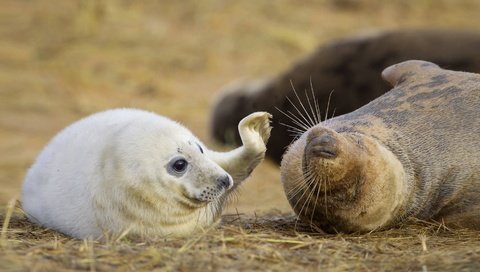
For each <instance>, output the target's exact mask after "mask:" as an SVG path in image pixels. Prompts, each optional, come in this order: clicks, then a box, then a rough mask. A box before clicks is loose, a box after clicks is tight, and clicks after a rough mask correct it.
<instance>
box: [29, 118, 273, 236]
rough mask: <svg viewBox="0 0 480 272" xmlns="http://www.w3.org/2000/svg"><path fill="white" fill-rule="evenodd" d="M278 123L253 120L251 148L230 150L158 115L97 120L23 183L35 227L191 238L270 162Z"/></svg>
mask: <svg viewBox="0 0 480 272" xmlns="http://www.w3.org/2000/svg"><path fill="white" fill-rule="evenodd" d="M270 117H271V116H270V114H268V113H266V112H256V113H253V114H250V115H249V116H247V117H245V118H244V119H243V120H242V121H241V122H240V123H239V126H238V128H239V132H240V135H242V140H243V146H241V147H239V148H237V149H234V150H232V151H230V152H224V153H222V152H214V151H211V150H209V149H207V148H206V147H205V145H204V144H203V143H201V142H200V141H199V140H198V139H197V138H196V137H195V136H194V135H193V134H192V133H191V132H190V131H189V130H188V129H187V128H185V127H183V126H182V125H180V124H178V123H177V122H175V121H172V120H170V119H168V118H166V117H162V116H159V115H157V114H154V113H151V112H146V111H142V110H136V109H114V110H108V111H105V112H100V113H96V114H93V115H91V116H89V117H86V118H84V119H82V120H80V121H77V122H75V123H73V124H72V125H70V126H69V127H67V128H66V129H64V130H63V131H61V132H60V133H59V134H58V135H56V136H55V137H54V138H53V139H52V140H51V142H50V143H49V144H48V145H47V146H46V147H45V148H44V149H43V151H42V152H41V153H40V155H39V156H38V158H37V159H36V161H35V163H34V164H33V166H32V167H31V168H30V169H29V171H28V173H27V175H26V178H25V181H24V184H23V192H22V205H23V209H24V211H25V212H26V214H27V216H28V218H29V219H30V220H31V221H33V222H36V223H38V224H41V225H43V226H46V227H48V228H51V229H55V230H57V231H60V232H62V233H65V234H67V235H70V236H73V237H77V238H99V237H102V235H104V234H110V235H116V234H120V233H122V232H125V231H128V233H129V234H131V235H148V236H186V235H189V234H191V233H193V232H195V231H197V230H200V229H202V228H205V227H208V226H210V225H212V224H214V223H216V222H218V221H219V219H220V215H221V212H222V208H223V206H224V205H225V201H226V200H227V198H228V196H229V194H230V193H231V192H233V191H234V189H235V188H236V187H237V186H238V185H239V184H241V182H242V181H243V180H245V179H246V178H247V177H248V176H249V175H250V173H251V172H252V170H253V169H254V168H255V167H256V166H257V165H258V164H259V163H260V162H261V161H262V160H263V158H264V156H265V151H266V147H265V145H266V142H267V141H268V138H269V137H270V130H271V127H270V123H269V120H270Z"/></svg>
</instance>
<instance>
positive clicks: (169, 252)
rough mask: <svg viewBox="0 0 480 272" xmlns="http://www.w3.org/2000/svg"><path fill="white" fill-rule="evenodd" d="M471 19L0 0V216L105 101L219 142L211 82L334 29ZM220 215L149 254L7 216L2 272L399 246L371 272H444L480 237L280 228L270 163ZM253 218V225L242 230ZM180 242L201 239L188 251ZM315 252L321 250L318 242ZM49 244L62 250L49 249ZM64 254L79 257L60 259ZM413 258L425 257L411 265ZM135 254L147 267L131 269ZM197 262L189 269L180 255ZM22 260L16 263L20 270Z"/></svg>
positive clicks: (277, 63) (343, 8)
mask: <svg viewBox="0 0 480 272" xmlns="http://www.w3.org/2000/svg"><path fill="white" fill-rule="evenodd" d="M478 14H480V2H479V1H475V0H418V1H403V0H392V1H381V0H358V1H355V0H319V1H313V0H311V1H307V0H280V1H267V0H257V1H221V0H206V1H194V0H185V1H157V2H153V1H108V0H77V1H73V0H72V1H48V0H32V1H24V0H22V1H17V0H3V1H2V8H1V9H0V154H2V155H1V157H0V207H2V210H5V207H6V204H7V202H8V201H9V200H10V199H12V198H14V197H15V196H18V194H19V192H20V188H21V183H22V179H23V177H24V175H25V172H26V170H27V169H28V167H29V166H30V165H31V164H32V162H33V160H34V158H35V156H36V155H37V154H38V152H39V151H40V150H41V148H42V147H43V146H44V145H45V144H46V143H47V142H48V140H49V139H50V138H51V137H52V136H53V135H55V133H57V132H58V131H59V130H60V129H62V128H63V127H65V126H66V125H67V124H69V123H71V122H73V121H75V120H77V119H79V118H81V117H83V116H86V115H88V114H90V113H93V112H97V111H101V110H105V109H109V108H114V107H135V108H142V109H146V110H150V111H154V112H157V113H159V114H162V115H165V116H168V117H171V118H172V119H175V120H178V121H180V122H181V123H183V124H185V125H186V126H187V127H189V128H190V129H191V130H192V131H193V132H194V133H195V134H196V135H197V136H198V137H199V138H200V139H202V140H203V141H204V142H205V143H207V145H208V146H211V147H212V148H215V149H221V148H225V147H220V146H218V145H216V144H215V143H213V142H212V141H211V139H210V137H209V135H208V120H209V113H210V112H209V110H210V106H211V105H212V103H213V101H214V99H215V96H216V95H217V94H218V92H219V90H220V89H221V88H222V86H224V85H226V84H228V83H230V82H232V81H234V80H238V79H248V78H258V77H265V76H270V75H274V74H276V73H278V72H280V71H282V70H284V69H286V68H287V67H288V65H290V64H291V63H292V62H294V61H295V60H296V59H297V58H299V57H301V56H303V55H305V54H307V53H308V52H310V51H312V50H314V49H315V48H316V47H317V46H318V45H320V44H322V43H324V42H327V41H329V40H331V39H334V38H337V37H342V36H345V35H350V34H356V33H359V32H367V31H372V30H381V29H396V28H453V29H469V30H480V24H478ZM273 114H278V113H273ZM272 133H275V131H274V130H273V132H272ZM2 214H4V215H5V212H2ZM227 214H230V217H232V216H233V217H235V218H237V219H238V220H231V221H228V220H226V222H227V225H226V226H225V229H223V230H222V231H221V232H218V233H217V234H210V232H209V234H206V235H204V236H201V238H198V240H184V241H169V242H168V243H167V244H166V245H168V246H165V250H164V251H161V252H160V253H159V251H158V247H159V245H158V243H157V244H155V243H154V242H151V243H150V242H145V243H143V244H140V245H138V244H132V242H128V243H127V242H125V243H123V244H122V243H120V244H118V243H114V244H111V245H110V244H109V245H102V244H97V243H96V242H91V243H90V242H88V241H85V242H84V241H75V240H72V239H68V238H66V237H63V236H61V235H59V234H56V233H53V232H51V231H46V230H43V229H41V228H37V227H35V226H32V225H29V223H28V222H26V221H25V220H24V218H22V217H21V216H20V215H18V214H17V216H16V217H14V218H13V219H12V222H11V223H12V225H11V229H9V228H8V227H5V228H4V230H3V231H2V237H1V239H0V241H2V247H0V250H2V251H4V257H0V261H2V262H3V264H4V266H3V267H2V266H1V265H0V269H2V268H4V269H7V270H30V269H33V268H35V269H33V270H51V269H55V270H57V269H59V270H69V269H85V270H109V269H113V268H115V269H120V268H121V270H137V269H145V270H152V269H160V270H162V269H167V270H182V271H183V270H191V269H193V268H197V269H201V270H206V269H210V270H216V269H220V270H248V269H260V268H262V270H264V269H265V270H268V269H269V267H270V268H271V270H288V269H294V268H295V269H298V268H302V267H303V268H308V269H310V270H317V269H319V268H320V269H321V268H326V269H329V270H338V271H343V270H351V269H358V270H378V269H381V266H376V265H373V264H376V261H379V262H381V261H388V260H393V259H388V258H389V256H390V257H392V258H394V259H395V260H397V259H398V260H401V258H400V257H399V256H401V255H398V254H400V252H402V250H404V251H405V252H408V254H407V253H405V254H406V255H405V256H406V257H405V258H412V260H413V261H412V263H410V264H408V261H406V260H403V261H404V262H403V263H402V262H400V263H398V262H397V264H399V266H388V267H385V269H387V270H428V267H433V268H432V269H433V270H443V269H442V268H445V266H442V265H436V263H435V261H437V262H440V263H442V262H448V263H449V264H452V263H453V265H456V264H458V263H460V264H459V266H452V267H454V268H455V269H456V270H457V269H459V270H462V269H463V270H465V271H468V270H474V269H475V268H476V269H478V268H479V267H480V265H479V263H480V250H479V248H480V241H479V237H478V234H477V233H474V232H472V233H470V232H468V233H467V234H465V233H464V232H449V231H448V230H443V232H438V231H437V230H436V229H435V228H434V227H431V226H426V227H425V226H420V227H415V228H413V231H412V232H408V231H400V230H398V231H399V232H398V233H395V235H393V236H395V237H397V238H398V237H400V238H398V239H400V240H401V239H404V240H405V241H410V242H408V243H405V244H396V242H392V241H390V242H385V241H384V240H387V239H388V237H390V236H392V234H391V233H389V232H383V233H380V234H374V235H373V236H372V237H374V238H372V239H373V240H369V239H370V238H369V237H370V236H348V237H347V238H344V237H343V236H322V237H320V238H319V237H317V236H316V235H317V234H299V233H298V232H296V231H293V229H291V228H289V227H290V226H292V225H291V224H292V221H291V220H290V221H289V220H287V219H288V218H289V217H288V216H289V214H291V210H290V207H289V205H288V203H287V201H286V198H285V196H284V194H283V191H282V188H281V183H280V177H279V171H278V166H276V165H275V164H273V163H270V162H268V161H266V162H264V163H263V164H262V165H261V166H260V167H259V168H257V169H256V170H255V171H254V173H253V175H252V177H251V178H250V179H249V181H248V182H247V184H246V185H245V186H244V187H243V189H242V192H241V193H240V197H239V199H238V201H237V202H236V203H233V204H232V205H231V206H230V207H229V209H228V211H227ZM272 214H274V215H272ZM226 217H227V218H229V216H226ZM259 217H261V218H262V219H261V220H264V221H265V220H266V221H265V222H266V223H265V222H263V223H259V225H256V224H257V222H259V221H257V219H258V218H259ZM0 219H2V220H1V222H2V225H5V222H7V221H8V220H5V217H4V216H2V217H1V218H0ZM282 220H286V223H285V224H284V225H282V226H285V228H283V229H282V232H281V233H278V232H276V231H277V229H275V226H277V225H278V224H280V225H281V222H283V221H282ZM228 222H230V223H228ZM239 222H240V223H239ZM252 222H253V223H252ZM279 222H280V223H279ZM262 224H263V225H262ZM282 224H283V223H282ZM256 226H257V227H256ZM266 226H267V227H266ZM265 228H267V230H266V229H265ZM283 232H287V234H284V233H283ZM219 233H220V234H219ZM239 233H240V234H242V235H240V234H239ZM252 233H253V234H254V235H253V234H252ZM439 233H440V234H439ZM250 234H252V235H253V236H252V235H251V236H249V235H250ZM42 235H43V236H42ZM219 235H221V236H219ZM279 235H280V238H279V237H277V236H279ZM282 235H283V236H282ZM285 235H286V236H285ZM419 235H420V236H419ZM422 235H423V236H422ZM227 236H228V237H230V238H228V237H227ZM430 236H432V237H437V238H438V237H440V238H438V239H437V238H432V239H433V241H435V243H437V244H438V245H439V247H437V249H439V251H433V253H432V254H433V255H428V254H427V253H429V252H430V253H431V252H432V251H429V250H430V249H429V248H427V249H426V250H425V247H424V246H423V243H424V242H422V241H432V239H430V238H428V239H427V238H425V237H430ZM232 237H233V238H232ZM259 237H260V238H259ZM285 237H287V238H285ZM375 237H376V238H375ZM419 237H420V238H421V239H420V238H419ZM422 237H424V238H425V239H424V238H422ZM227 238H228V239H231V240H228V239H227ZM397 238H394V240H395V239H397ZM457 238H458V239H457ZM225 239H226V240H225ZM232 239H233V240H232ZM236 239H241V242H238V240H236ZM262 239H263V240H262ZM422 239H423V240H422ZM435 239H437V240H435ZM442 239H443V240H442ZM456 239H457V240H456ZM277 240H279V241H280V242H279V241H277ZM364 240H365V241H366V242H365V243H363V241H364ZM191 241H197V242H198V241H203V242H202V243H196V242H193V244H191V245H190V244H189V243H192V242H191ZM205 241H207V242H205ZM285 241H287V242H285ZM292 241H293V242H292ZM295 241H296V242H295ZM382 241H383V242H382ZM402 241H403V240H402ZM445 241H446V242H445ZM455 241H458V244H456V243H455ZM237 242H238V243H237ZM252 243H253V244H255V245H252ZM388 243H391V244H392V243H393V244H392V245H391V246H390V244H388ZM442 243H446V244H445V245H447V244H449V245H450V244H452V245H456V246H452V247H450V249H451V251H452V252H453V253H452V252H448V249H449V248H448V247H446V246H441V245H442ZM232 244H233V246H232ZM59 245H60V246H59ZM185 245H187V246H188V245H190V246H188V248H185ZM199 245H200V248H199V247H198V246H199ZM302 245H304V246H302ZM320 245H322V246H321V247H320ZM230 246H232V247H230ZM242 246H243V247H244V249H245V251H244V252H243V251H242V250H241V249H242ZM296 246H298V248H296ZM160 247H161V246H160ZM204 247H206V248H210V249H212V252H218V251H216V250H224V251H222V253H221V254H220V255H219V256H223V257H222V258H223V259H222V258H220V257H218V256H211V255H208V254H207V255H205V254H204V253H202V254H200V253H199V255H198V256H197V255H195V254H196V253H195V252H196V250H202V249H204ZM325 247H326V248H329V249H330V250H324V251H322V249H319V248H325ZM59 248H62V250H63V251H62V252H60V253H61V256H60V257H59V255H58V254H60V253H59V251H58V250H60V249H59ZM292 248H293V249H292ZM93 249H95V251H94V250H93ZM97 249H98V250H100V251H101V252H103V253H102V254H107V253H108V252H109V254H113V255H112V256H113V257H112V258H113V259H112V260H111V261H109V260H110V259H108V260H107V259H102V260H103V261H102V262H103V263H102V264H101V265H99V266H95V265H92V261H91V260H92V256H93V255H88V254H97ZM306 249H308V250H306ZM334 249H337V251H335V250H334ZM356 249H358V252H363V253H358V252H357V251H355V250H356ZM56 250H57V251H56ZM149 250H150V251H149ZM152 250H153V251H155V252H153V251H152ZM225 250H226V251H225ZM418 250H419V251H418ZM77 251H78V252H81V254H84V255H85V254H87V255H88V256H87V255H85V256H86V257H85V256H84V255H82V256H83V257H78V256H77V255H76V253H75V254H74V253H72V252H77ZM179 251H180V252H181V253H182V254H185V255H184V256H189V257H185V259H184V262H185V263H182V262H181V261H179V260H180V259H179V257H177V256H176V254H177V253H178V252H179ZM352 251H355V252H357V253H358V254H364V255H362V257H361V258H360V257H358V256H360V255H358V256H357V255H355V254H357V253H354V256H357V257H358V258H357V257H355V258H349V257H351V256H350V255H349V254H350V253H351V252H352ZM78 252H77V253H78ZM105 252H107V253H105ZM122 252H123V253H124V254H125V256H136V257H138V258H139V262H140V264H137V263H133V264H130V265H125V266H123V265H120V264H119V265H116V264H115V261H114V259H115V258H121V256H122V254H123V253H122ZM149 252H150V253H149ZM242 252H243V253H242ZM259 252H260V253H259ZM392 252H395V253H392ZM418 252H420V253H422V254H423V255H422V256H427V257H425V258H424V259H422V260H423V261H422V260H419V259H418V258H419V257H418V256H419V255H418V254H416V253H418ZM57 253H58V254H57ZM257 253H258V254H260V255H258V254H257ZM310 253H311V254H312V255H309V254H310ZM324 253H325V254H333V255H327V257H328V256H330V257H331V258H333V259H331V262H327V261H325V259H318V258H319V257H318V256H320V255H322V254H324ZM420 253H419V254H420ZM447 253H448V254H447ZM78 254H80V253H78ZM145 254H146V255H145ZM149 254H150V255H149ZM212 254H213V253H212ZM242 254H243V255H242ZM262 254H263V255H262ZM292 254H293V255H292ZM365 254H366V255H365ZM369 254H370V256H371V255H372V254H373V255H375V254H377V255H375V256H376V257H375V258H374V259H372V260H374V261H373V264H372V262H371V261H366V262H364V261H365V260H368V255H369ZM395 254H397V255H395ZM425 254H427V255H425ZM442 254H443V255H442ZM452 254H453V255H452ZM257 255H258V256H260V257H256V256H257ZM447 255H448V256H449V257H445V258H443V256H447ZM95 256H97V255H95ZM105 256H106V255H105ZM115 256H116V257H115ZM182 256H183V255H182ZM238 256H240V257H238ZM252 256H253V257H252ZM322 256H323V255H322ZM365 256H367V257H365ZM452 256H453V257H452ZM136 257H135V258H136ZM197 257H198V258H197ZM84 258H87V259H86V261H85V260H84ZM88 258H90V259H88ZM132 258H133V257H132ZM145 258H146V259H147V260H149V263H148V265H146V266H143V264H145V263H144V260H145ZM204 258H207V259H204ZM289 258H292V262H289ZM302 258H303V259H302ZM339 258H340V259H339ZM342 258H345V261H344V262H343V261H342ZM362 258H363V259H362ZM69 259H71V260H70V261H68V260H69ZM140 259H141V260H140ZM199 259H200V260H202V261H201V262H200V263H201V264H202V265H201V266H198V267H195V266H192V263H188V262H189V261H192V262H195V260H199ZM89 260H90V261H89ZM152 260H153V261H152ZM162 260H165V261H164V262H162ZM232 260H234V261H232ZM241 260H248V261H249V262H253V264H252V265H253V266H245V267H243V266H242V264H245V263H243V262H242V261H241ZM302 260H303V261H302ZM425 260H427V261H425ZM456 260H457V261H456ZM25 262H27V263H28V264H29V266H24V265H20V263H25ZM178 262H180V263H178ZM224 262H230V263H224ZM122 264H123V263H122ZM263 264H265V266H263ZM402 264H405V266H402ZM434 264H435V265H434ZM212 265H213V266H212ZM269 265H273V266H269ZM32 267H33V268H32Z"/></svg>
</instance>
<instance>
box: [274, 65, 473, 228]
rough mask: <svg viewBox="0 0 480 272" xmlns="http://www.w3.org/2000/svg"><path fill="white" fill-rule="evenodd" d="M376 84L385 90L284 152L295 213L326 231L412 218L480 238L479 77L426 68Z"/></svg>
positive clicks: (398, 68)
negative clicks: (383, 85) (387, 85)
mask: <svg viewBox="0 0 480 272" xmlns="http://www.w3.org/2000/svg"><path fill="white" fill-rule="evenodd" d="M382 75H383V77H384V79H386V80H387V81H388V82H390V83H391V84H392V85H393V86H394V88H393V89H392V90H391V91H389V92H387V93H386V94H384V95H382V96H381V97H379V98H377V99H375V100H373V101H372V102H370V103H369V104H367V105H365V106H363V107H361V108H360V109H358V110H356V111H353V112H351V113H349V114H345V115H341V116H338V117H335V118H332V119H329V120H327V121H324V122H322V123H319V124H316V125H314V126H312V127H311V128H309V129H308V130H307V131H306V132H305V133H303V134H302V135H301V136H300V138H299V139H298V140H297V141H296V142H295V143H293V144H292V145H291V146H290V147H289V148H288V151H287V152H286V154H285V155H284V158H283V161H282V164H281V172H282V182H283V186H284V189H285V191H286V194H287V197H288V199H289V201H290V204H291V205H292V207H293V209H294V210H295V212H296V213H297V214H298V216H299V217H300V218H301V219H303V220H305V221H307V222H310V223H312V224H314V225H316V226H318V227H320V228H322V229H323V230H325V231H327V232H355V231H372V230H376V229H382V228H388V227H391V226H395V225H398V224H399V223H401V222H403V221H404V220H405V219H407V218H410V217H414V218H418V219H423V220H436V221H438V222H443V223H445V224H446V225H449V226H459V227H470V228H477V229H480V171H479V169H480V75H478V74H472V73H464V72H454V71H449V70H443V69H441V68H439V67H438V66H437V65H435V64H433V63H429V62H424V61H407V62H403V63H400V64H397V65H394V66H391V67H389V68H387V69H385V70H384V71H383V74H382Z"/></svg>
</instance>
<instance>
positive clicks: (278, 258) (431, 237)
mask: <svg viewBox="0 0 480 272" xmlns="http://www.w3.org/2000/svg"><path fill="white" fill-rule="evenodd" d="M2 217H3V216H2ZM0 223H3V224H4V226H5V224H6V223H7V222H2V221H0ZM5 229H6V232H4V230H2V238H1V239H2V240H1V241H0V242H1V247H2V251H3V254H2V255H1V256H0V269H5V270H10V269H22V270H23V269H24V270H33V271H43V270H45V271H51V270H68V269H72V270H90V271H96V270H99V271H111V270H114V269H115V270H119V271H138V270H142V271H152V270H162V271H164V270H166V271H172V270H174V271H207V270H235V271H236V270H246V271H252V270H262V271H264V270H265V271H266V270H270V271H289V270H290V271H298V270H312V271H319V270H329V271H352V270H359V271H379V270H386V271H392V270H402V271H421V270H422V271H478V269H480V236H479V235H478V232H474V231H468V230H450V229H447V228H445V227H443V226H442V225H440V224H428V223H425V222H414V223H412V224H409V225H406V226H404V227H402V228H398V229H392V230H388V231H382V232H376V233H370V234H353V235H340V234H338V235H326V234H320V233H318V232H315V231H312V230H311V229H310V228H309V227H308V226H306V225H303V224H300V223H297V222H296V221H295V217H294V216H291V215H288V214H284V213H280V212H276V211H275V212H271V213H269V214H264V215H262V216H245V215H241V214H231V215H225V216H224V223H223V224H222V225H221V226H220V227H218V228H215V229H211V230H207V231H205V232H204V233H201V234H198V235H196V236H193V237H190V238H188V239H171V238H165V239H161V240H149V239H144V240H141V241H135V240H128V239H126V238H123V239H112V240H110V241H106V242H98V241H89V240H83V241H82V240H75V239H71V238H68V237H65V236H64V235H62V234H59V233H57V232H54V231H51V230H46V229H44V228H41V227H38V226H35V225H32V224H30V223H29V222H28V221H27V220H26V219H25V217H24V216H23V215H22V214H21V212H20V211H16V212H15V213H14V215H13V217H12V218H11V222H10V224H9V225H8V228H5Z"/></svg>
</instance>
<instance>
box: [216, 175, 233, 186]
mask: <svg viewBox="0 0 480 272" xmlns="http://www.w3.org/2000/svg"><path fill="white" fill-rule="evenodd" d="M232 185H233V184H232V181H231V180H230V177H229V176H228V175H225V176H221V177H219V178H217V187H218V189H225V190H228V189H230V187H231V186H232Z"/></svg>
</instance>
